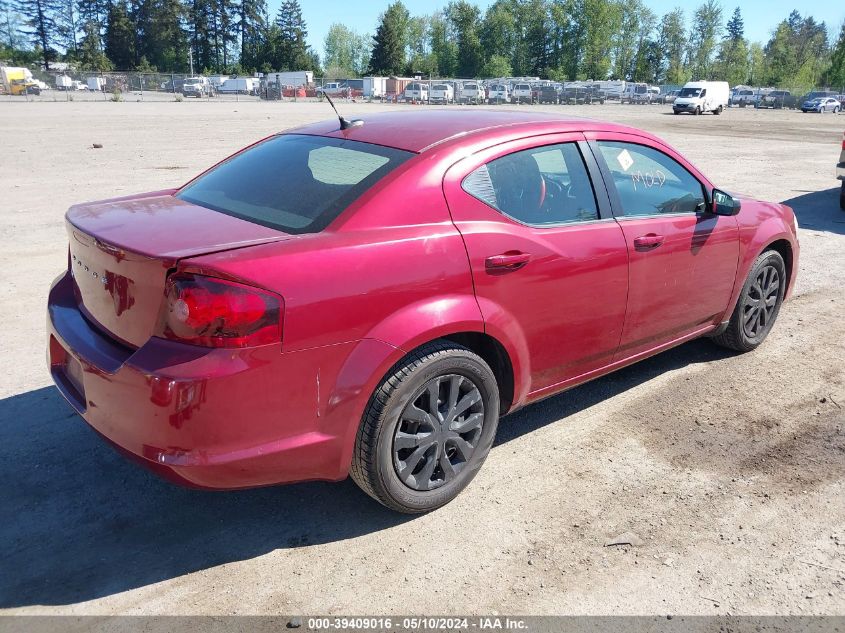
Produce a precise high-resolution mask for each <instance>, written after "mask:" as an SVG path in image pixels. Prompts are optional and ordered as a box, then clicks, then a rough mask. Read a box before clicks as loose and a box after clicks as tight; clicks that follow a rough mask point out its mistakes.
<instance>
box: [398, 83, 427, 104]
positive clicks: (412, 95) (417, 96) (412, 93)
mask: <svg viewBox="0 0 845 633" xmlns="http://www.w3.org/2000/svg"><path fill="white" fill-rule="evenodd" d="M403 94H404V97H405V101H428V84H424V83H421V82H418V81H415V82H413V83H409V84H408V85H407V86H405V92H404V93H403Z"/></svg>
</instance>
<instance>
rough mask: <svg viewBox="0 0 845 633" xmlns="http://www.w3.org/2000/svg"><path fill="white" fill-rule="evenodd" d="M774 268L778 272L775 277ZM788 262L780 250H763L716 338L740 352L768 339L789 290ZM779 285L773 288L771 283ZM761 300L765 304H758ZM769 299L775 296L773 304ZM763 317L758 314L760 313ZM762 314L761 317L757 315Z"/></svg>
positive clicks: (715, 340) (717, 342) (724, 345)
mask: <svg viewBox="0 0 845 633" xmlns="http://www.w3.org/2000/svg"><path fill="white" fill-rule="evenodd" d="M772 271H774V273H775V274H776V275H777V277H776V279H774V278H773V277H772V276H771V275H772ZM787 282H788V279H787V277H786V265H785V264H784V262H783V257H781V255H780V253H778V252H777V251H764V252H763V253H761V254H760V256H759V257H757V259H756V261H755V262H754V265H753V266H752V267H751V272H749V273H748V278H747V279H746V280H745V285H744V286H743V287H742V292H741V293H740V295H739V299H738V300H737V302H736V307H735V308H734V311H733V314H732V315H731V319H730V322H729V324H728V328H727V329H726V330H725V331H724V332H722V333H721V334H717V335H716V336H714V337H713V341H714V342H715V343H716V344H718V345H721V346H722V347H727V348H728V349H732V350H736V351H738V352H750V351H751V350H753V349H756V348H757V347H758V346H759V345H760V344H761V343H762V342H763V341H764V340H765V339H766V336H767V335H768V334H769V332H770V331H771V329H772V326H773V325H774V324H775V320H776V319H777V316H778V313H779V312H780V306H781V304H782V303H783V297H784V294H785V292H786V284H787ZM773 283H776V284H777V287H776V288H775V289H774V290H772V289H771V288H772V284H773ZM760 300H762V301H763V303H764V305H763V306H760V307H755V305H757V306H759V304H760ZM768 300H773V303H772V304H771V306H769V305H768ZM761 312H762V313H763V316H762V317H759V315H760V313H761ZM758 317H759V318H758Z"/></svg>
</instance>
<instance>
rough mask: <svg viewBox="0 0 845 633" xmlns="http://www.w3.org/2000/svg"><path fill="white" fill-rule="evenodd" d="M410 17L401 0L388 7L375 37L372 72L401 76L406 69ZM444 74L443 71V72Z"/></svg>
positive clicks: (371, 60)
mask: <svg viewBox="0 0 845 633" xmlns="http://www.w3.org/2000/svg"><path fill="white" fill-rule="evenodd" d="M409 19H410V15H409V14H408V9H406V8H405V5H404V4H402V1H401V0H396V2H394V3H393V4H391V5H389V6H388V7H387V10H386V11H385V12H384V13H383V14H382V15H381V19H380V22H379V25H378V28H377V29H376V34H375V36H374V37H373V53H372V56H371V57H370V72H372V73H373V74H376V75H399V74H401V73H402V71H403V70H404V68H405V40H406V35H407V29H408V20H409ZM441 72H442V71H441Z"/></svg>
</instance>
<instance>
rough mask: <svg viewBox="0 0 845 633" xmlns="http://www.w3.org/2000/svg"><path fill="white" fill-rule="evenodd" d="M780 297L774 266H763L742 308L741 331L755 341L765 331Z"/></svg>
mask: <svg viewBox="0 0 845 633" xmlns="http://www.w3.org/2000/svg"><path fill="white" fill-rule="evenodd" d="M779 296H780V274H779V273H778V271H777V269H776V268H775V267H774V266H764V267H763V268H762V269H761V270H760V271H759V272H758V273H757V276H756V277H755V278H754V283H753V284H752V285H751V287H750V288H749V289H748V293H747V295H746V298H745V303H744V304H743V307H742V329H743V331H744V332H745V335H746V336H748V337H749V338H751V339H755V338H757V337H758V336H760V335H761V334H762V333H763V332H765V331H766V327H767V326H768V325H769V324H770V323H771V320H772V315H773V314H774V311H775V308H776V307H777V302H778V297H779Z"/></svg>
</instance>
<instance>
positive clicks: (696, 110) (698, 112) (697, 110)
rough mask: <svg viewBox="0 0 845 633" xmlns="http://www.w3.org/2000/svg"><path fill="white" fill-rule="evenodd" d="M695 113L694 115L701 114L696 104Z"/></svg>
mask: <svg viewBox="0 0 845 633" xmlns="http://www.w3.org/2000/svg"><path fill="white" fill-rule="evenodd" d="M695 114H696V116H698V115H699V114H701V108H699V107H698V106H695Z"/></svg>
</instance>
